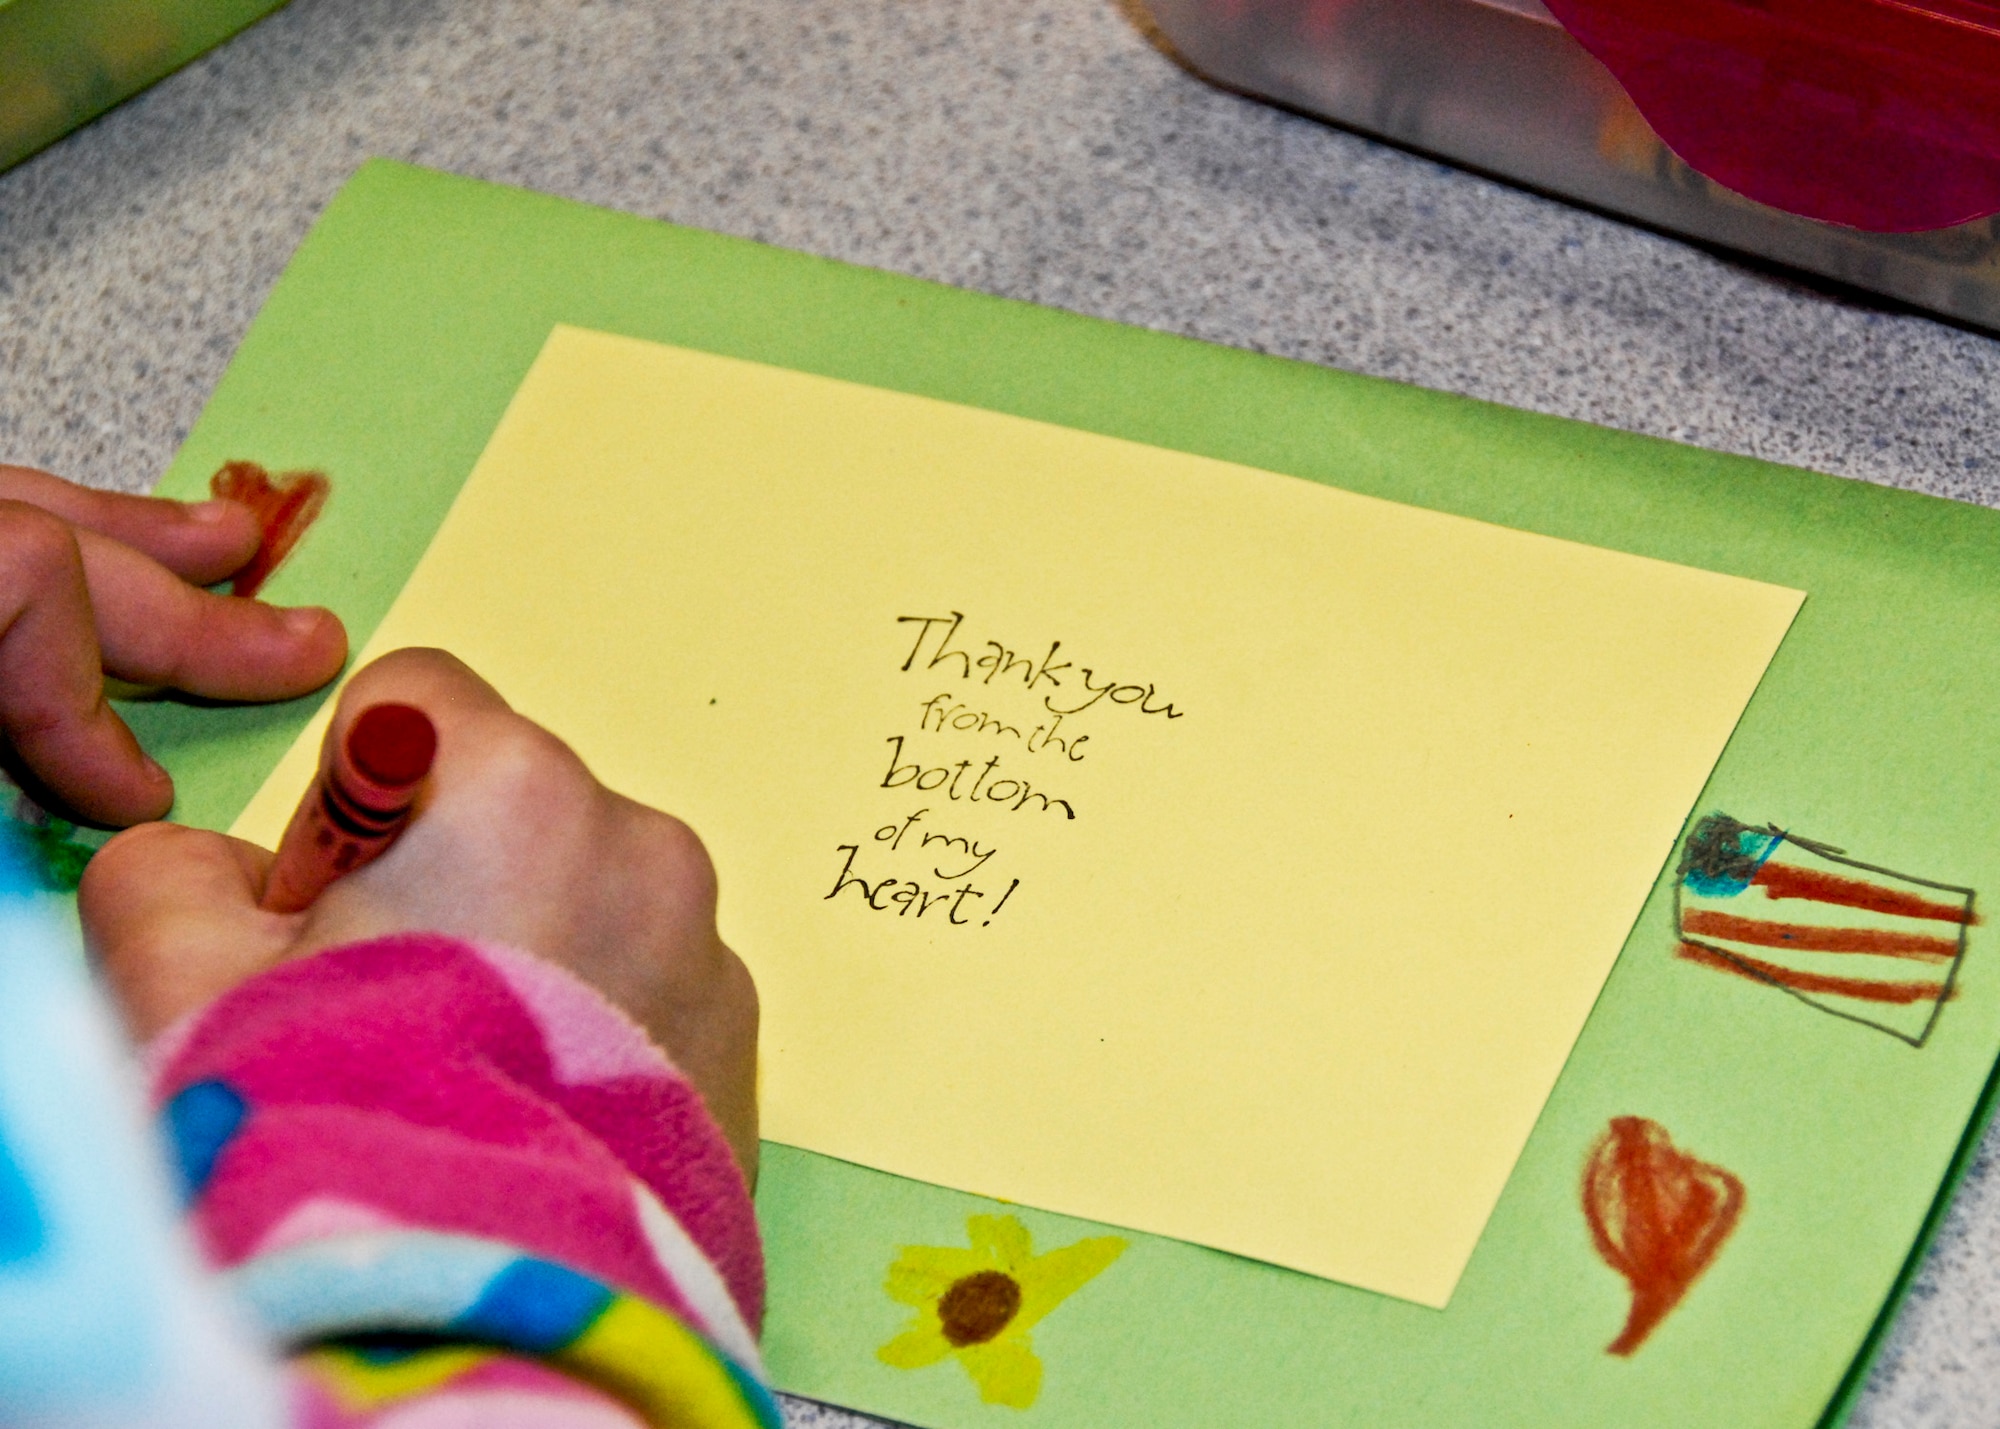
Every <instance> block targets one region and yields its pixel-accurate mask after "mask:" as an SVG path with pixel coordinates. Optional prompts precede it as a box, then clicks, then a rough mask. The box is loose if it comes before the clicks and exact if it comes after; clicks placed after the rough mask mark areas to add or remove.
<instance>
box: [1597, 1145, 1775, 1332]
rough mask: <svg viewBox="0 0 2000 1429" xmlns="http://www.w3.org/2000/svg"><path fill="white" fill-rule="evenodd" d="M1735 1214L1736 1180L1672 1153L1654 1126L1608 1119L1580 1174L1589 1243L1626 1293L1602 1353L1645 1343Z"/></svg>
mask: <svg viewBox="0 0 2000 1429" xmlns="http://www.w3.org/2000/svg"><path fill="white" fill-rule="evenodd" d="M1742 1214H1743V1183H1742V1182H1741V1181H1739V1180H1737V1179H1736V1177H1735V1176H1733V1175H1731V1174H1730V1173H1729V1172H1727V1171H1725V1170H1723V1169H1722V1168H1721V1167H1720V1166H1712V1165H1710V1164H1709V1163H1708V1162H1706V1161H1700V1160H1697V1159H1696V1158H1694V1157H1692V1156H1690V1155H1688V1154H1687V1153H1686V1152H1685V1151H1681V1150H1679V1149H1677V1148H1676V1147H1675V1146H1674V1143H1673V1141H1672V1139H1671V1138H1670V1137H1668V1135H1667V1129H1666V1128H1665V1127H1663V1126H1661V1125H1660V1124H1659V1123H1658V1122H1654V1121H1648V1120H1646V1119H1645V1118H1644V1117H1639V1116H1620V1117H1614V1118H1612V1121H1611V1126H1610V1128H1609V1129H1608V1130H1607V1131H1606V1132H1605V1133H1604V1135H1603V1136H1602V1137H1600V1138H1599V1139H1598V1142H1597V1145H1595V1146H1594V1147H1592V1148H1591V1152H1590V1158H1589V1159H1588V1160H1587V1161H1586V1162H1585V1163H1584V1167H1583V1216H1584V1219H1585V1220H1586V1221H1588V1222H1589V1223H1590V1238H1591V1240H1592V1241H1593V1242H1595V1243H1596V1246H1597V1253H1598V1254H1599V1255H1601V1256H1603V1257H1604V1263H1605V1264H1606V1265H1609V1266H1610V1267H1611V1268H1612V1269H1613V1270H1615V1271H1617V1272H1618V1273H1619V1274H1620V1275H1622V1276H1624V1277H1625V1279H1626V1280H1627V1281H1628V1282H1629V1283H1630V1284H1631V1286H1632V1313H1631V1314H1630V1315H1629V1316H1628V1317H1627V1318H1626V1321H1625V1329H1624V1330H1623V1332H1621V1333H1620V1334H1619V1336H1618V1338H1617V1339H1615V1340H1613V1341H1612V1342H1611V1344H1610V1345H1609V1346H1607V1347H1606V1353H1608V1354H1614V1355H1629V1354H1631V1353H1632V1352H1633V1351H1634V1350H1636V1349H1638V1348H1639V1346H1640V1345H1642V1344H1644V1343H1645V1342H1646V1337H1647V1336H1648V1335H1650V1334H1652V1333H1653V1331H1654V1329H1656V1328H1657V1327H1658V1325H1659V1323H1660V1321H1662V1320H1664V1319H1665V1318H1666V1317H1667V1314H1668V1312H1669V1311H1671V1310H1672V1309H1673V1308H1674V1306H1676V1305H1678V1304H1680V1302H1681V1297H1682V1296H1683V1295H1685V1294H1687V1292H1688V1287H1689V1286H1691V1285H1693V1284H1694V1282H1695V1280H1696V1279H1697V1278H1698V1277H1699V1276H1700V1275H1701V1273H1702V1272H1703V1271H1704V1270H1706V1269H1708V1267H1709V1263H1710V1262H1711V1261H1713V1260H1714V1259H1715V1256H1716V1252H1718V1251H1720V1250H1721V1249H1722V1243H1723V1242H1724V1241H1725V1240H1727V1239H1729V1233H1730V1232H1731V1231H1733V1230H1735V1229H1736V1221H1737V1218H1738V1217H1740V1216H1741V1215H1742Z"/></svg>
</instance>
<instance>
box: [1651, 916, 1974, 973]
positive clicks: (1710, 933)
mask: <svg viewBox="0 0 2000 1429" xmlns="http://www.w3.org/2000/svg"><path fill="white" fill-rule="evenodd" d="M1681 931H1682V932H1683V933H1699V934H1701V935H1702V936H1703V937H1707V938H1727V939H1728V940H1729V941H1730V942H1732V943H1750V944H1752V945H1754V946H1756V947H1760V948H1797V949H1798V950H1799V951H1800V952H1805V953H1879V954H1881V955H1882V956H1884V957H1890V958H1922V959H1924V960H1926V961H1930V962H1950V961H1951V960H1952V959H1953V958H1955V957H1957V956H1958V940H1957V939H1956V938H1932V937H1928V936H1926V935H1925V934H1922V933H1898V932H1895V931H1894V930H1892V929H1889V928H1816V927H1814V926H1812V925H1811V924H1809V923H1770V922H1766V921H1764V920H1763V919H1761V918H1738V917H1737V916H1736V915H1735V914H1733V913H1717V912H1712V911H1710V910H1708V909H1705V908H1695V909H1689V910H1688V911H1687V912H1685V913H1683V914H1682V915H1681Z"/></svg>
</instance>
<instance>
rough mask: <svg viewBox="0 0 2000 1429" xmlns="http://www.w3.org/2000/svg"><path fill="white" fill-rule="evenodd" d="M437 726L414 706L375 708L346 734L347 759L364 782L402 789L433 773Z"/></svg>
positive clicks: (368, 711) (363, 715)
mask: <svg viewBox="0 0 2000 1429" xmlns="http://www.w3.org/2000/svg"><path fill="white" fill-rule="evenodd" d="M436 756H437V726H435V725H433V724H432V723H431V718H430V716H429V715H427V714H425V713H424V712H423V711H422V710H420V709H417V708H415V707H414V706H411V705H372V706H370V707H369V708H368V709H365V710H363V711H362V712H361V714H360V716H359V717H358V718H356V719H355V721H354V723H353V724H352V725H350V726H349V727H348V731H347V757H348V758H349V759H350V760H352V761H353V763H354V768H355V770H356V771H357V772H359V773H360V774H361V776H362V777H363V778H365V779H369V780H371V781H373V782H374V783H376V784H380V785H382V786H384V787H385V788H390V789H401V788H406V787H408V786H409V785H411V784H414V783H416V782H417V781H418V780H419V779H422V778H423V777H424V776H425V775H426V774H428V773H430V772H431V761H432V760H433V759H434V758H436Z"/></svg>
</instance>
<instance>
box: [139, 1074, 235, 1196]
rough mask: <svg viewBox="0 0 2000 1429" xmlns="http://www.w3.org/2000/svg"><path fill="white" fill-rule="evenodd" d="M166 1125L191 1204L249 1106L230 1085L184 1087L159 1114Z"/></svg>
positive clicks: (207, 1082)
mask: <svg viewBox="0 0 2000 1429" xmlns="http://www.w3.org/2000/svg"><path fill="white" fill-rule="evenodd" d="M160 1115H161V1116H162V1117H163V1118H164V1119H165V1121H166V1124H167V1141H168V1145H169V1146H171V1147H172V1149H173V1154H174V1162H175V1164H176V1165H177V1166H178V1167H179V1169H180V1173H181V1188H182V1190H183V1191H184V1192H185V1193H186V1195H187V1197H188V1199H189V1200H193V1199H194V1198H195V1197H196V1196H198V1195H200V1194H201V1189H202V1187H204V1186H206V1185H207V1184H208V1178H209V1177H210V1176H213V1175H214V1174H215V1163H216V1162H217V1161H219V1160H221V1159H222V1153H223V1152H224V1151H225V1150H226V1149H227V1148H228V1146H229V1143H230V1142H232V1141H234V1140H235V1139H236V1134H237V1133H238V1132H239V1131H241V1130H242V1129H243V1123H244V1122H246V1121H248V1120H249V1119H250V1103H249V1102H247V1101H245V1100H244V1099H243V1094H242V1093H241V1092H239V1091H237V1090H236V1089H235V1088H234V1087H232V1086H230V1085H229V1084H228V1083H227V1082H218V1081H206V1082H196V1083H194V1084H193V1085H192V1086H189V1087H185V1088H183V1089H182V1090H181V1092H180V1094H179V1095H178V1096H176V1097H175V1098H174V1099H173V1100H172V1101H170V1102H168V1103H167V1105H166V1109H165V1110H164V1111H162V1112H161V1113H160Z"/></svg>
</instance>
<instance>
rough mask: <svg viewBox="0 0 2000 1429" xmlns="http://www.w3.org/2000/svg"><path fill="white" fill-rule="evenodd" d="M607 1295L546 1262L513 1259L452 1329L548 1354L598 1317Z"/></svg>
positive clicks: (600, 1287)
mask: <svg viewBox="0 0 2000 1429" xmlns="http://www.w3.org/2000/svg"><path fill="white" fill-rule="evenodd" d="M611 1300H612V1295H611V1292H610V1290H608V1289H606V1288H605V1286H604V1285H602V1284H601V1283H599V1282H598V1281H595V1280H592V1279H591V1278H590V1277H589V1276H587V1275H579V1274H578V1273H577V1272H576V1271H574V1270H570V1269H568V1268H566V1267H564V1266H560V1265H555V1264H552V1263H551V1262H549V1261H546V1260H525V1259H524V1260H517V1261H515V1262H514V1263H513V1264H512V1265H510V1266H508V1267H507V1268H506V1269H505V1270H503V1271H501V1272H500V1274H498V1275H497V1276H495V1277H494V1278H493V1283H492V1284H490V1285H488V1286H487V1287H486V1291H485V1293H484V1294H482V1295H481V1296H480V1297H479V1299H478V1301H477V1302H476V1303H475V1304H474V1305H473V1306H472V1308H471V1309H469V1310H467V1311H466V1312H465V1313H464V1314H463V1315H460V1316H459V1317H458V1319H457V1320H456V1321H454V1322H453V1324H452V1327H451V1328H452V1329H453V1330H454V1331H456V1332H457V1333H459V1334H463V1335H466V1336H468V1337H470V1338H472V1339H475V1340H481V1341H484V1342H486V1343H487V1344H496V1345H506V1346H508V1347H509V1348H512V1349H517V1350H522V1351H525V1352H527V1353H529V1354H537V1355H547V1354H553V1353H555V1351H557V1350H559V1349H561V1348H562V1347H563V1346H565V1345H567V1344H569V1343H571V1342H572V1341H574V1340H575V1339H576V1338H577V1337H578V1336H579V1335H581V1334H582V1333H583V1332H584V1331H585V1330H587V1329H589V1328H590V1326H591V1322H592V1321H594V1320H596V1319H597V1317H598V1316H599V1315H601V1314H603V1313H604V1308H605V1306H607V1305H609V1304H610V1303H611Z"/></svg>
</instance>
